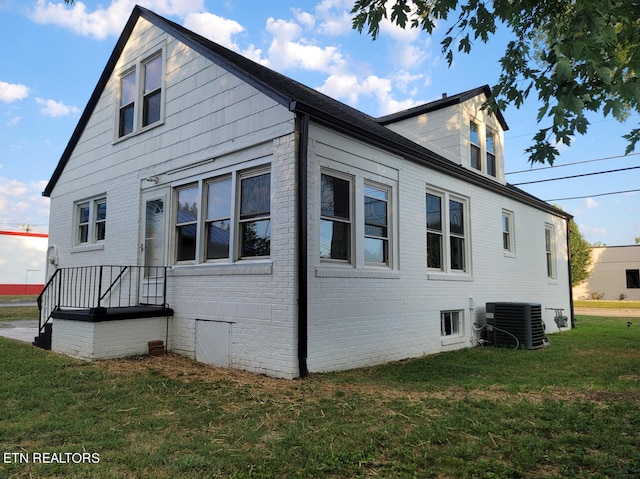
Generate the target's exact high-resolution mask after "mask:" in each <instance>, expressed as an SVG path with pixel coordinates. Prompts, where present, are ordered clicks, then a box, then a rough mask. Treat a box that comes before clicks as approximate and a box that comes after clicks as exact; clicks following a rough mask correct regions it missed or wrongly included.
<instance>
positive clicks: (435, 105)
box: [376, 85, 509, 131]
mask: <svg viewBox="0 0 640 479" xmlns="http://www.w3.org/2000/svg"><path fill="white" fill-rule="evenodd" d="M479 95H484V96H485V98H487V99H490V98H491V88H490V87H489V85H484V86H481V87H478V88H473V89H471V90H467V91H463V92H462V93H457V94H455V95H451V96H447V95H446V94H443V96H442V98H441V99H439V100H435V101H432V102H429V103H425V104H423V105H418V106H415V107H413V108H408V109H406V110H402V111H399V112H396V113H392V114H390V115H386V116H383V117H380V118H377V119H376V121H377V122H378V123H380V124H381V125H388V124H389V123H395V122H397V121H401V120H405V119H407V118H411V117H414V116H418V115H422V114H424V113H429V112H432V111H436V110H440V109H442V108H446V107H449V106H453V105H459V104H460V103H463V102H465V101H467V100H470V99H472V98H475V97H477V96H479ZM495 116H496V119H497V120H498V122H499V123H500V126H501V127H502V129H503V130H504V131H507V130H508V129H509V126H508V125H507V122H506V120H505V119H504V116H502V113H501V112H500V110H497V111H496V112H495Z"/></svg>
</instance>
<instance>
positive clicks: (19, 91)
mask: <svg viewBox="0 0 640 479" xmlns="http://www.w3.org/2000/svg"><path fill="white" fill-rule="evenodd" d="M27 96H29V88H28V87H26V86H25V85H21V84H19V83H7V82H3V81H0V101H1V102H4V103H11V102H14V101H17V100H24V99H25V98H27Z"/></svg>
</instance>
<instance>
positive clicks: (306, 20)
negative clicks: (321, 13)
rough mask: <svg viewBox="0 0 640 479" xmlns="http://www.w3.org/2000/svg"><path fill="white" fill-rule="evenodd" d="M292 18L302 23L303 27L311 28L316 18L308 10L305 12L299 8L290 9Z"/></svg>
mask: <svg viewBox="0 0 640 479" xmlns="http://www.w3.org/2000/svg"><path fill="white" fill-rule="evenodd" d="M292 13H293V16H294V18H295V19H296V20H297V21H298V23H300V24H301V25H303V26H304V27H305V28H308V29H312V28H313V27H314V26H315V24H316V18H315V17H314V16H313V15H311V14H310V13H308V12H305V11H303V10H301V9H299V8H294V9H293V10H292Z"/></svg>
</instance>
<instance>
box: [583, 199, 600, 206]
mask: <svg viewBox="0 0 640 479" xmlns="http://www.w3.org/2000/svg"><path fill="white" fill-rule="evenodd" d="M585 205H586V206H587V208H597V207H598V206H599V205H600V203H598V202H597V201H596V200H594V199H593V198H587V199H586V200H585Z"/></svg>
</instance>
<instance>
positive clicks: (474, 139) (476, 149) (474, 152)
mask: <svg viewBox="0 0 640 479" xmlns="http://www.w3.org/2000/svg"><path fill="white" fill-rule="evenodd" d="M469 133H470V134H469V144H470V152H469V153H470V161H471V167H472V168H475V169H476V170H482V155H481V153H480V152H481V151H482V150H481V148H480V129H479V127H478V124H477V123H476V122H474V121H472V122H471V124H470V132H469Z"/></svg>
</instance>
